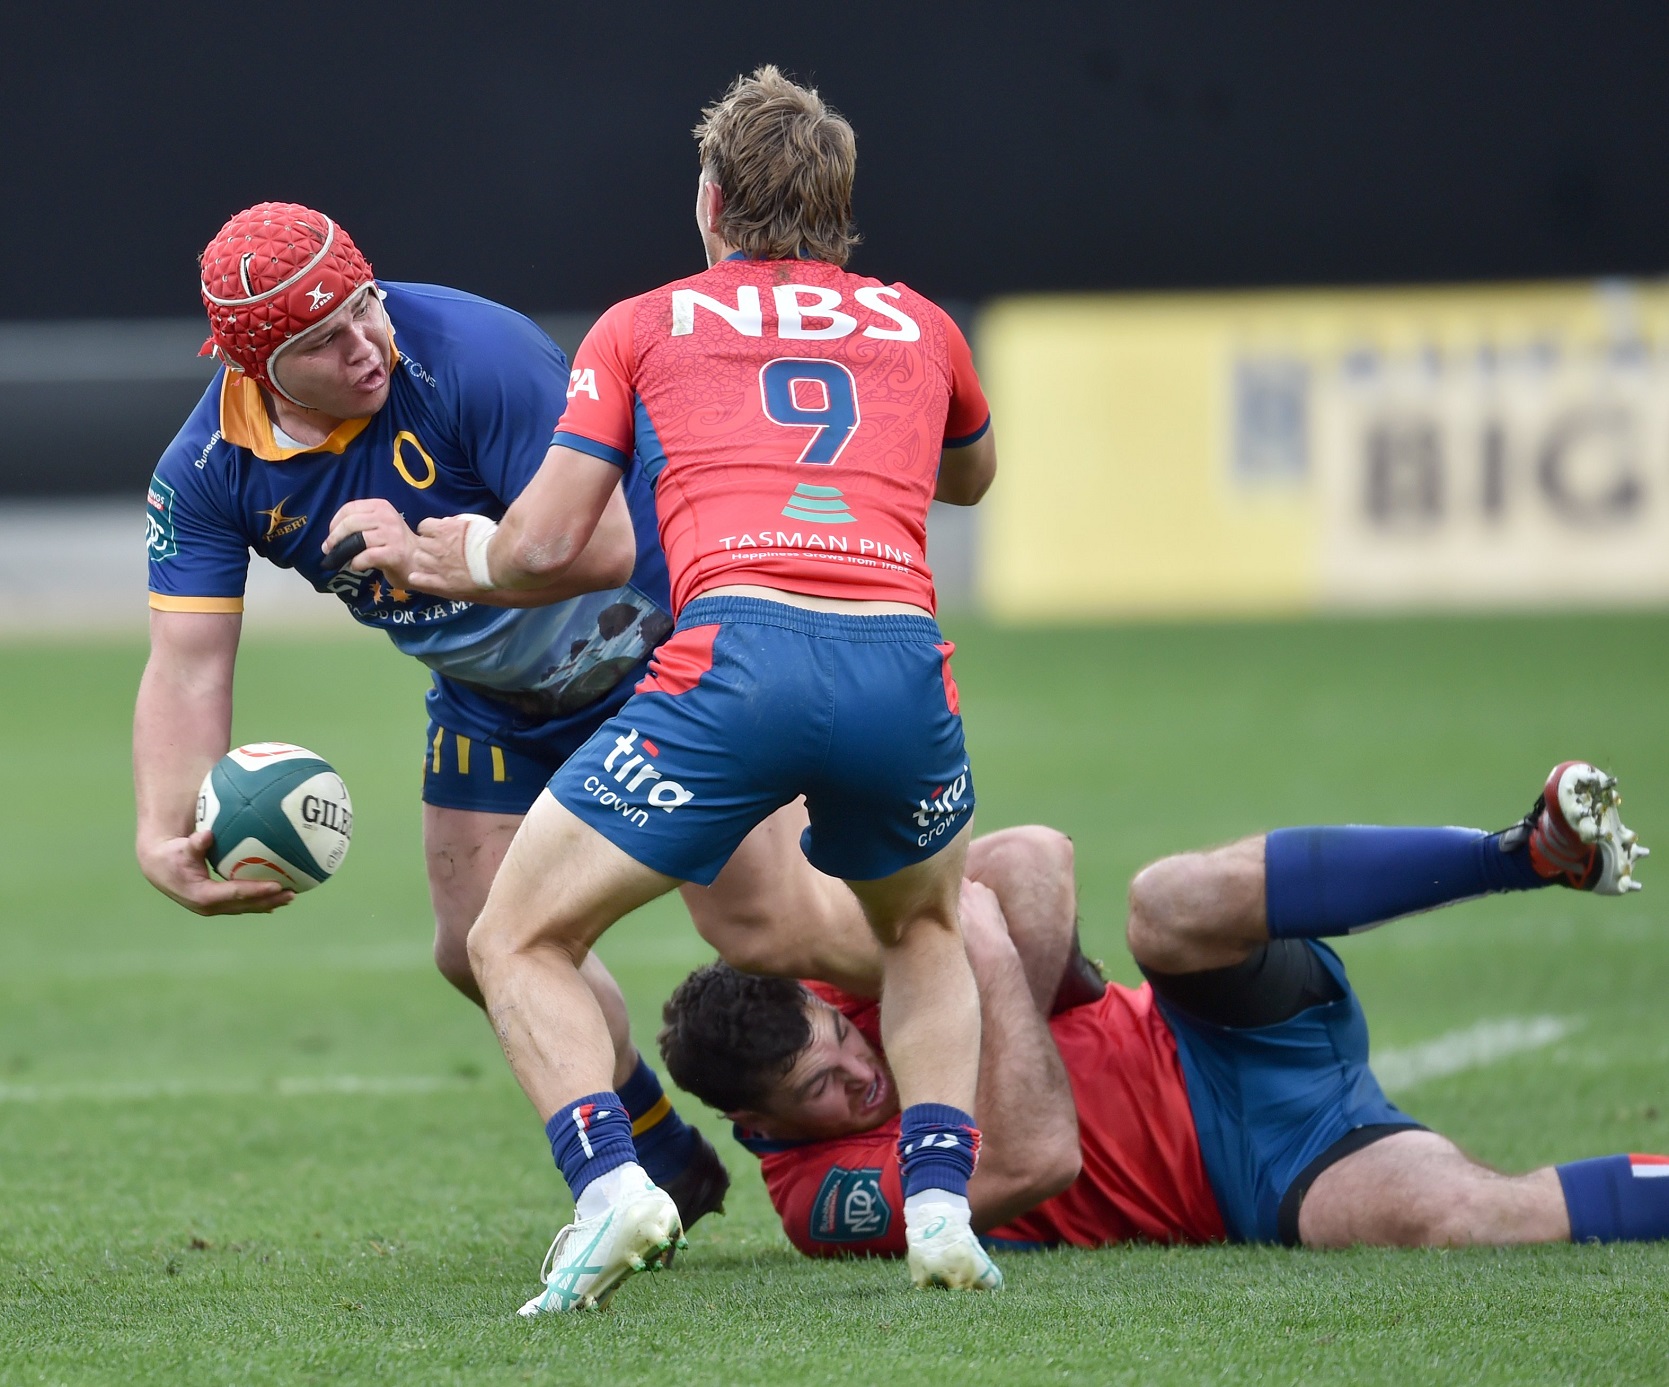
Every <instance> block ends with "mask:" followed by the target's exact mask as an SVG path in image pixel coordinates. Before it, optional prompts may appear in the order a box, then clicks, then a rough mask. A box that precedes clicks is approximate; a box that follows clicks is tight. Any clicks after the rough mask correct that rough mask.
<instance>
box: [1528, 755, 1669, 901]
mask: <svg viewBox="0 0 1669 1387" xmlns="http://www.w3.org/2000/svg"><path fill="white" fill-rule="evenodd" d="M1622 802H1623V797H1622V796H1621V795H1620V794H1619V793H1618V792H1617V778H1616V776H1614V775H1607V774H1606V773H1605V772H1604V771H1602V770H1598V769H1596V768H1595V767H1593V766H1590V765H1589V764H1588V763H1587V762H1586V761H1562V762H1560V764H1559V765H1557V766H1555V767H1554V768H1553V770H1552V771H1551V772H1550V773H1549V774H1548V777H1547V784H1546V785H1545V786H1544V787H1543V788H1542V793H1541V797H1540V798H1539V799H1537V801H1536V802H1535V804H1534V805H1532V806H1531V809H1530V812H1529V813H1528V814H1526V815H1525V816H1524V818H1523V819H1521V820H1520V821H1519V822H1518V823H1516V824H1514V825H1513V826H1512V827H1511V828H1509V829H1508V830H1507V831H1506V832H1505V833H1503V834H1502V835H1501V849H1502V851H1503V852H1516V851H1517V850H1518V849H1519V848H1520V847H1523V846H1528V849H1529V853H1530V864H1531V866H1533V867H1534V868H1535V869H1536V872H1537V874H1538V875H1539V876H1542V877H1545V878H1547V879H1548V880H1554V879H1557V880H1558V881H1559V882H1560V883H1561V884H1562V885H1565V886H1569V887H1572V888H1573V889H1575V890H1577V891H1592V892H1594V893H1595V894H1597V895H1601V896H1626V895H1627V894H1628V893H1629V892H1630V891H1638V890H1639V889H1640V883H1639V882H1638V881H1636V880H1635V879H1634V865H1635V863H1636V862H1638V861H1640V860H1641V859H1642V858H1645V857H1648V856H1650V853H1649V851H1648V850H1647V849H1646V848H1643V847H1641V846H1640V843H1639V841H1638V839H1637V838H1636V836H1635V833H1634V830H1633V829H1631V828H1628V827H1626V826H1625V825H1624V823H1623V821H1622V819H1621V818H1620V817H1619V816H1618V813H1617V807H1618V806H1619V805H1620V804H1621V803H1622Z"/></svg>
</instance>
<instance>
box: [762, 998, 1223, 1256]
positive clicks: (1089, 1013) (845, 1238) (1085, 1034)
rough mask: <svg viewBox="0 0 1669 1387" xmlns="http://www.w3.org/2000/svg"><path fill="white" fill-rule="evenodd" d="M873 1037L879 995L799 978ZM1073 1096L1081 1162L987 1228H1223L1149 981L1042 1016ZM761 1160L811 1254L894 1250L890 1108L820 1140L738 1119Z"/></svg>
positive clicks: (899, 1193) (1215, 1235)
mask: <svg viewBox="0 0 1669 1387" xmlns="http://www.w3.org/2000/svg"><path fill="white" fill-rule="evenodd" d="M806 985H807V986H808V987H810V988H811V989H812V991H814V992H816V993H817V994H819V995H820V996H822V997H823V998H824V1000H826V1001H828V1002H829V1003H831V1004H832V1005H834V1006H836V1007H838V1008H839V1009H840V1010H841V1012H843V1013H844V1014H845V1015H846V1017H847V1018H848V1019H849V1020H850V1021H851V1022H852V1024H853V1025H854V1026H856V1027H857V1028H858V1029H859V1030H860V1031H861V1032H862V1033H863V1035H864V1037H865V1039H867V1040H868V1041H869V1043H870V1044H871V1045H873V1046H874V1047H875V1049H876V1050H877V1052H879V1051H880V1048H881V1038H880V1008H879V1007H878V1006H877V1005H876V1004H875V1003H874V1002H870V1001H866V1000H864V999H862V998H858V997H853V996H851V995H849V994H847V993H844V992H841V991H840V990H839V989H838V988H833V987H829V986H827V985H826V984H822V983H807V984H806ZM1049 1030H1050V1033H1051V1034H1052V1035H1053V1036H1054V1038H1055V1045H1056V1046H1057V1048H1058V1049H1059V1050H1060V1055H1061V1060H1062V1062H1063V1063H1064V1064H1065V1066H1066V1073H1067V1077H1068V1079H1069V1080H1070V1081H1071V1084H1072V1097H1073V1100H1074V1102H1075V1103H1076V1104H1077V1109H1078V1136H1079V1144H1080V1146H1081V1148H1082V1152H1083V1172H1082V1174H1080V1175H1079V1176H1078V1179H1077V1180H1076V1181H1075V1182H1074V1183H1073V1184H1072V1185H1071V1186H1070V1187H1069V1188H1067V1189H1066V1190H1064V1191H1063V1192H1062V1193H1060V1194H1058V1195H1056V1196H1055V1197H1054V1198H1053V1199H1048V1200H1045V1201H1044V1202H1043V1203H1041V1204H1039V1205H1038V1206H1037V1207H1036V1208H1035V1209H1033V1210H1032V1211H1031V1212H1030V1213H1028V1214H1025V1215H1023V1216H1021V1217H1020V1218H1017V1219H1015V1220H1013V1221H1012V1222H1010V1223H1007V1224H1004V1225H1003V1226H1002V1227H1001V1228H995V1229H992V1230H991V1231H990V1233H988V1234H987V1235H986V1236H987V1237H988V1238H990V1239H991V1240H993V1241H995V1242H996V1243H998V1244H999V1245H1001V1244H1002V1243H1009V1244H1011V1245H1012V1244H1019V1245H1024V1246H1036V1245H1040V1244H1042V1245H1051V1244H1058V1243H1071V1244H1074V1245H1076V1246H1079V1247H1100V1246H1103V1245H1105V1244H1107V1243H1114V1242H1125V1241H1129V1240H1132V1239H1140V1240H1145V1241H1151V1242H1164V1243H1199V1242H1213V1241H1218V1240H1221V1239H1222V1238H1223V1237H1224V1236H1225V1234H1224V1228H1223V1220H1222V1216H1221V1215H1220V1214H1219V1213H1218V1209H1217V1204H1216V1200H1215V1199H1214V1197H1213V1195H1212V1191H1211V1186H1210V1183H1209V1182H1208V1180H1207V1178H1206V1172H1205V1165H1204V1162H1203V1160H1202V1159H1201V1156H1200V1144H1199V1139H1198V1137H1197V1135H1196V1133H1195V1128H1194V1117H1193V1113H1192V1111H1191V1110H1190V1108H1189V1105H1188V1091H1187V1088H1186V1086H1185V1084H1184V1082H1183V1075H1182V1065H1181V1063H1180V1061H1179V1060H1178V1058H1177V1047H1176V1040H1175V1038H1174V1037H1173V1036H1172V1034H1171V1031H1170V1028H1169V1027H1168V1026H1167V1025H1166V1024H1165V1020H1164V1018H1163V1017H1162V1016H1161V1015H1160V1014H1159V1011H1158V1008H1157V1007H1156V1006H1155V1005H1154V1000H1153V992H1152V989H1151V988H1149V987H1147V986H1146V985H1143V986H1142V987H1139V988H1128V987H1120V986H1118V985H1117V984H1116V983H1114V984H1110V985H1109V986H1108V988H1107V991H1106V993H1105V994H1103V996H1102V997H1101V998H1100V999H1099V1000H1097V1001H1094V1002H1089V1003H1086V1004H1085V1005H1083V1006H1080V1007H1074V1008H1072V1009H1071V1010H1070V1011H1065V1012H1062V1013H1061V1014H1060V1015H1058V1016H1056V1017H1054V1018H1052V1019H1051V1020H1050V1022H1049ZM737 1135H738V1137H740V1138H741V1140H742V1142H743V1144H744V1145H745V1146H748V1147H750V1148H751V1149H752V1150H754V1151H755V1152H756V1153H757V1154H758V1155H759V1156H760V1159H761V1168H762V1172H763V1174H764V1177H765V1187H766V1189H767V1191H768V1192H769V1193H770V1196H771V1203H772V1204H773V1205H774V1206H775V1208H776V1211H777V1214H778V1216H779V1217H780V1218H781V1219H782V1226H783V1229H784V1231H785V1232H786V1233H787V1234H788V1239H789V1241H790V1242H792V1243H793V1244H794V1246H795V1247H797V1248H799V1249H800V1251H802V1252H804V1253H807V1254H808V1255H810V1256H813V1257H833V1256H842V1255H845V1254H848V1253H881V1254H901V1253H902V1252H903V1251H904V1190H903V1181H902V1177H901V1175H900V1171H899V1163H898V1119H897V1118H896V1117H895V1118H893V1119H892V1120H891V1121H890V1122H886V1123H883V1124H882V1125H881V1126H879V1127H876V1128H875V1129H874V1130H873V1131H868V1132H862V1133H859V1134H858V1135H856V1136H850V1137H839V1138H836V1139H834V1140H831V1141H811V1142H773V1141H767V1140H763V1139H761V1138H758V1137H752V1136H748V1135H746V1134H744V1133H741V1132H738V1134H737Z"/></svg>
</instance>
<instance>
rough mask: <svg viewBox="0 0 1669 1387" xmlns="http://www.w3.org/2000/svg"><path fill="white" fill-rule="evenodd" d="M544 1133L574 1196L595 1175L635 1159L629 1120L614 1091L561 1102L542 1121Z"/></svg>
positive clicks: (578, 1193)
mask: <svg viewBox="0 0 1669 1387" xmlns="http://www.w3.org/2000/svg"><path fill="white" fill-rule="evenodd" d="M545 1135H546V1136H547V1137H549V1138H550V1139H551V1155H553V1156H554V1157H556V1166H557V1169H558V1170H560V1171H561V1172H562V1176H563V1178H564V1179H565V1180H567V1182H568V1188H569V1189H570V1190H572V1191H573V1194H574V1198H575V1199H578V1198H579V1197H580V1193H581V1191H583V1190H584V1189H585V1187H586V1186H587V1185H589V1184H590V1183H591V1182H592V1181H593V1180H595V1179H596V1178H597V1177H598V1176H599V1175H607V1174H608V1173H609V1171H611V1170H613V1169H614V1168H615V1167H616V1166H623V1165H625V1164H626V1163H627V1162H628V1161H635V1160H636V1159H637V1151H636V1150H635V1149H634V1148H633V1146H632V1120H631V1118H629V1117H627V1116H626V1105H625V1104H624V1103H622V1102H621V1101H620V1096H619V1094H616V1093H590V1094H587V1095H586V1096H585V1097H584V1098H578V1099H575V1100H574V1101H573V1102H572V1103H564V1104H563V1105H562V1106H561V1107H560V1108H558V1109H557V1111H556V1114H555V1115H554V1116H553V1117H552V1118H551V1120H550V1121H549V1122H547V1123H546V1124H545Z"/></svg>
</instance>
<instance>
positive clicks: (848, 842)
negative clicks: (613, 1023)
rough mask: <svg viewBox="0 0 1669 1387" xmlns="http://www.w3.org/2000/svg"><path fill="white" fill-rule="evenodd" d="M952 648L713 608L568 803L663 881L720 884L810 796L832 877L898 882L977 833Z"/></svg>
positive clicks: (601, 740) (729, 605) (608, 735)
mask: <svg viewBox="0 0 1669 1387" xmlns="http://www.w3.org/2000/svg"><path fill="white" fill-rule="evenodd" d="M951 649H952V647H951V646H950V644H949V643H948V642H946V641H945V639H944V637H943V636H942V635H941V634H940V633H939V627H938V625H937V623H936V622H934V621H932V620H931V619H930V618H927V617H919V616H848V615H843V614H836V613H830V612H817V611H809V610H806V609H805V608H801V607H791V606H788V605H787V604H785V603H781V602H770V601H764V600H760V599H756V598H742V597H716V598H697V599H696V600H695V601H693V602H691V603H690V604H689V605H688V606H687V607H685V609H684V611H683V613H682V615H681V616H680V618H679V621H678V627H677V630H676V631H675V632H674V633H673V635H672V637H671V639H669V640H668V641H667V642H666V643H665V644H664V645H662V646H661V648H660V649H659V650H658V651H656V652H655V655H654V657H653V659H652V661H651V663H650V668H649V675H648V677H647V678H645V679H644V680H643V681H642V682H641V683H640V684H638V686H637V691H636V692H635V693H634V694H633V696H632V698H631V700H630V701H629V702H628V703H627V704H626V706H625V707H623V708H622V709H621V710H620V711H619V713H617V714H616V715H615V716H614V717H612V718H610V719H609V720H608V722H606V723H604V724H603V726H602V727H601V728H599V729H598V731H597V733H596V734H595V735H594V736H593V737H592V738H591V739H590V740H589V741H588V742H587V743H586V744H585V745H584V746H583V747H581V748H580V749H579V750H578V751H577V752H575V753H574V755H573V756H572V757H570V758H569V759H568V761H567V763H566V764H565V765H564V766H563V767H562V769H561V770H560V771H558V772H557V773H556V775H555V777H554V778H553V779H552V780H551V782H550V790H551V793H552V794H553V795H555V796H556V798H557V799H558V800H559V801H560V802H561V803H562V804H563V805H564V806H566V807H567V808H568V809H570V810H571V811H573V813H575V814H577V815H578V816H579V817H580V818H582V819H584V820H585V822H586V823H588V824H590V825H591V827H593V828H595V829H596V830H597V831H598V832H599V833H601V834H602V835H603V836H604V837H605V838H607V839H608V840H609V841H610V842H612V843H614V844H615V845H616V846H617V847H619V848H621V849H622V850H623V851H624V852H626V853H627V854H628V855H629V856H631V857H633V858H635V859H636V860H637V861H639V862H641V863H643V864H644V865H645V866H647V867H651V868H653V869H654V870H655V871H658V872H662V873H664V874H665V875H667V876H671V877H677V878H679V879H680V880H683V881H694V882H699V883H701V884H703V885H706V884H707V883H710V882H711V881H712V880H713V878H714V877H715V876H717V875H718V873H719V870H720V868H722V867H723V866H724V864H725V862H726V861H727V860H728V859H729V857H730V855H731V853H732V852H734V851H735V850H736V846H737V844H739V843H740V842H741V841H742V839H743V838H744V837H746V836H747V834H748V832H749V830H750V829H752V828H753V827H754V825H755V824H757V823H759V822H760V821H761V820H763V819H765V818H766V817H768V816H769V815H770V814H771V813H773V812H774V811H775V810H776V809H778V808H780V807H781V806H782V805H784V804H787V803H789V802H790V801H791V800H793V799H794V798H795V797H796V796H798V795H802V794H803V795H804V796H805V797H806V807H807V810H808V811H809V814H810V818H811V827H810V828H808V829H807V830H806V832H805V834H804V836H803V838H802V840H801V848H802V850H803V851H804V852H805V855H806V857H807V858H808V859H809V860H810V862H811V864H812V865H813V866H814V867H816V868H817V869H818V870H819V871H823V872H827V873H828V874H829V875H831V876H836V877H841V878H844V879H845V880H848V881H873V880H876V879H878V878H881V877H886V876H891V875H892V874H893V873H894V872H896V871H899V870H900V869H902V868H904V867H907V866H910V865H911V864H913V863H916V862H921V861H924V860H925V859H927V858H929V857H932V856H933V855H934V854H935V853H936V852H938V851H939V849H940V848H942V847H943V846H944V845H945V844H946V843H948V842H950V841H951V839H952V838H954V837H955V836H956V834H957V833H958V832H959V831H960V830H961V829H962V828H963V827H964V826H966V825H967V824H968V823H969V822H970V821H971V819H972V815H973V809H974V787H973V778H972V775H971V773H970V771H969V766H968V756H967V751H966V748H965V747H964V745H963V741H962V719H961V717H960V716H959V715H958V713H957V699H956V685H955V682H954V680H953V679H952V677H951V673H950V663H949V659H950V654H951Z"/></svg>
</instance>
